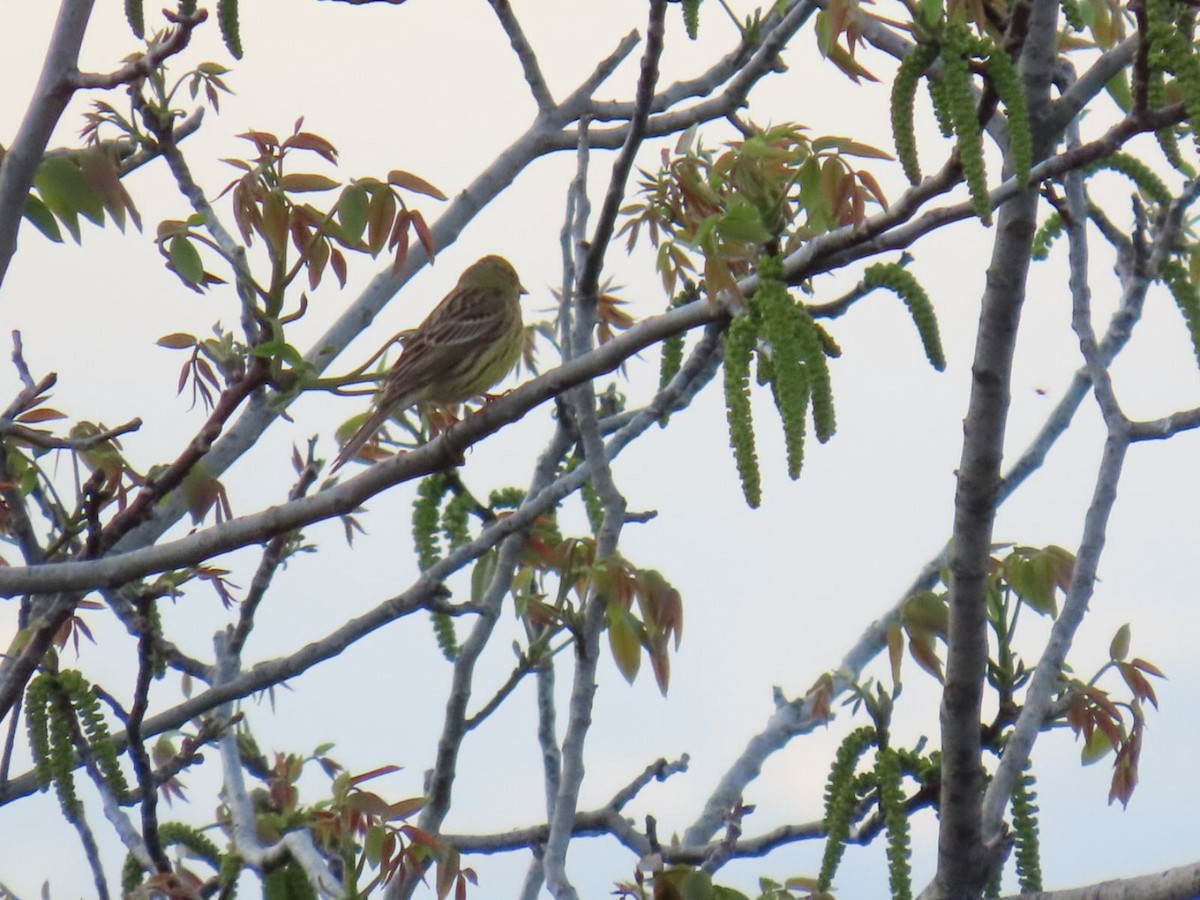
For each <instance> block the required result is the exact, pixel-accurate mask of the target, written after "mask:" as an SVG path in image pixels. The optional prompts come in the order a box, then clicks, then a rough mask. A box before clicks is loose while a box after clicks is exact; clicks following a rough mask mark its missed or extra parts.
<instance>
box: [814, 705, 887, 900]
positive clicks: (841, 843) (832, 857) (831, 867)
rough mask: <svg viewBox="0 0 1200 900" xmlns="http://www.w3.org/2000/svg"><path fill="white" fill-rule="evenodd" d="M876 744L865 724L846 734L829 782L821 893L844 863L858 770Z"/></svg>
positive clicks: (826, 794) (826, 792) (819, 885)
mask: <svg viewBox="0 0 1200 900" xmlns="http://www.w3.org/2000/svg"><path fill="white" fill-rule="evenodd" d="M874 741H875V729H874V728H872V727H870V726H867V725H864V726H863V727H862V728H857V729H855V730H854V731H852V732H850V733H849V734H848V735H846V738H845V740H843V741H842V743H841V746H839V747H838V749H837V754H836V755H835V756H834V759H833V765H832V766H831V767H830V770H829V778H828V779H827V780H826V782H825V821H824V825H825V853H824V856H823V857H822V859H821V871H820V874H818V876H817V890H818V891H828V890H829V888H830V886H831V885H832V884H833V878H834V876H835V875H836V874H837V869H838V865H839V863H841V861H842V854H843V853H844V852H845V850H846V839H847V838H848V837H849V836H850V822H851V820H852V819H853V816H854V801H855V797H856V793H857V792H856V790H855V784H854V781H855V779H854V769H855V767H856V766H857V765H858V761H859V759H860V758H861V757H862V755H863V754H864V753H866V752H867V748H868V747H870V746H871V745H872V744H873V743H874Z"/></svg>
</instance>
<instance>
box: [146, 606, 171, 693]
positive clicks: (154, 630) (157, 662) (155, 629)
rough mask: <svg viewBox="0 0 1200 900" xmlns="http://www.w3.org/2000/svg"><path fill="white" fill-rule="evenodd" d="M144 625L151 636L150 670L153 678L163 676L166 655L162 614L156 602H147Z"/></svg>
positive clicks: (165, 672) (165, 670)
mask: <svg viewBox="0 0 1200 900" xmlns="http://www.w3.org/2000/svg"><path fill="white" fill-rule="evenodd" d="M144 627H145V628H147V629H149V631H150V634H151V636H152V637H153V640H152V641H151V653H152V656H151V658H150V666H151V671H152V672H153V673H154V677H155V678H163V677H164V676H166V674H167V656H166V654H165V653H164V652H163V641H162V633H163V629H162V614H161V613H160V612H159V609H158V604H157V603H154V602H151V603H149V604H147V606H146V621H145V626H144Z"/></svg>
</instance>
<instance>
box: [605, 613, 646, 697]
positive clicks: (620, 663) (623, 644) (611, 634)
mask: <svg viewBox="0 0 1200 900" xmlns="http://www.w3.org/2000/svg"><path fill="white" fill-rule="evenodd" d="M608 644H609V647H610V648H611V649H612V655H613V661H614V662H615V663H616V664H617V668H618V669H619V670H620V672H621V674H622V675H623V676H624V677H625V680H626V681H628V682H629V683H630V684H633V680H634V679H635V678H637V673H638V668H639V667H640V666H641V662H642V642H641V640H640V639H639V637H638V632H637V620H636V619H634V618H633V616H632V615H631V614H630V613H629V612H628V611H627V610H626V609H625V608H624V607H622V606H621V604H620V603H609V604H608Z"/></svg>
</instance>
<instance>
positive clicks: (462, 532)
mask: <svg viewBox="0 0 1200 900" xmlns="http://www.w3.org/2000/svg"><path fill="white" fill-rule="evenodd" d="M474 502H475V501H474V500H473V499H472V497H471V495H470V494H468V493H466V492H463V493H461V494H455V495H454V496H452V497H451V498H450V499H449V500H448V501H447V502H446V507H445V509H443V510H442V534H444V535H445V536H446V541H447V542H448V543H449V544H450V549H451V550H457V549H458V548H459V547H461V546H462V545H463V544H465V543H466V542H467V541H469V540H470V539H471V530H470V528H469V527H468V524H467V522H468V517H469V516H470V513H471V509H472V508H473V506H474Z"/></svg>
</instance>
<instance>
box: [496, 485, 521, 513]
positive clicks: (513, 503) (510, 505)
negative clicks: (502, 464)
mask: <svg viewBox="0 0 1200 900" xmlns="http://www.w3.org/2000/svg"><path fill="white" fill-rule="evenodd" d="M524 502H525V489H524V488H519V487H506V488H496V489H495V490H494V491H492V492H491V493H490V494H489V495H488V506H490V507H491V508H492V509H493V510H498V509H516V508H517V507H519V506H520V505H521V504H522V503H524Z"/></svg>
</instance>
